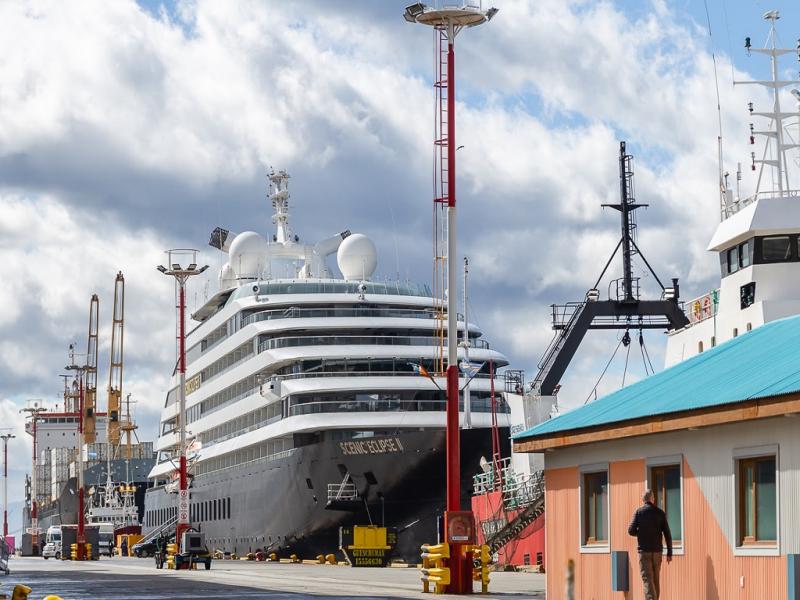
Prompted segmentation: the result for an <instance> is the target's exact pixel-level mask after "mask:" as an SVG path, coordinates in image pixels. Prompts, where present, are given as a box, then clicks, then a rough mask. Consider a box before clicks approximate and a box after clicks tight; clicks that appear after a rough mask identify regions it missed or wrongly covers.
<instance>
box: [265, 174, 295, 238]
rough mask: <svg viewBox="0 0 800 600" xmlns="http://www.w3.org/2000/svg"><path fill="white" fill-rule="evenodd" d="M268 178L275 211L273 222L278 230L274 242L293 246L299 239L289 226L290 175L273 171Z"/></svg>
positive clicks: (270, 197) (270, 196)
mask: <svg viewBox="0 0 800 600" xmlns="http://www.w3.org/2000/svg"><path fill="white" fill-rule="evenodd" d="M267 178H268V179H269V199H270V200H271V201H272V208H274V209H275V214H274V215H272V222H273V223H275V226H276V228H277V231H276V232H275V237H274V238H273V240H272V241H273V242H277V243H279V244H292V243H294V242H296V241H297V238H296V236H295V235H294V234H293V233H292V228H291V227H290V226H289V174H288V173H287V172H286V171H284V170H280V171H275V170H271V171H270V172H269V175H267Z"/></svg>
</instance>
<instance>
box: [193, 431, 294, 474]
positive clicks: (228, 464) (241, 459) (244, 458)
mask: <svg viewBox="0 0 800 600" xmlns="http://www.w3.org/2000/svg"><path fill="white" fill-rule="evenodd" d="M293 449H294V444H293V442H292V438H291V437H282V438H277V439H274V440H269V441H267V442H262V443H260V444H255V445H253V446H250V447H248V448H243V449H242V450H237V451H236V452H229V453H228V454H225V455H223V456H218V457H216V458H210V459H208V460H204V461H203V462H201V463H198V464H197V466H196V467H195V468H194V473H195V476H197V475H204V474H207V473H213V472H215V471H221V470H222V469H231V468H234V467H239V466H242V465H244V464H247V463H252V462H256V461H261V462H269V461H271V460H275V459H278V458H282V457H283V456H287V455H288V453H290V452H291V451H292V450H293Z"/></svg>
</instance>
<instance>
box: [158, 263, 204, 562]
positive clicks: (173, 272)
mask: <svg viewBox="0 0 800 600" xmlns="http://www.w3.org/2000/svg"><path fill="white" fill-rule="evenodd" d="M197 255H198V251H197V250H193V249H191V248H176V249H173V250H167V264H168V265H170V266H171V268H170V269H168V268H167V267H165V266H163V265H158V266H157V267H156V269H158V270H159V271H160V272H161V273H163V274H164V275H169V276H170V277H174V278H175V283H176V285H177V286H178V306H177V309H178V378H179V383H178V421H179V428H178V431H179V435H180V438H179V442H178V444H179V457H180V464H179V492H178V521H177V526H176V530H175V543H177V544H178V545H179V546H180V544H181V543H182V541H181V536H182V534H183V532H184V531H186V530H187V529H189V527H190V523H189V477H188V473H187V468H186V282H187V281H188V280H189V278H190V277H192V276H193V275H200V273H202V272H203V271H205V270H206V269H208V265H203V266H202V267H200V268H199V269H198V268H197ZM182 263H183V264H186V265H187V266H186V267H182V266H181V264H182ZM181 550H182V549H181Z"/></svg>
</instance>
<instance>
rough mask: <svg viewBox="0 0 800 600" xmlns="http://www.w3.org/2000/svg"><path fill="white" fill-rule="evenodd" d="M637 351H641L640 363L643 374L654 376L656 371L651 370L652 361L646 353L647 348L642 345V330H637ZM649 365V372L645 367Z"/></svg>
mask: <svg viewBox="0 0 800 600" xmlns="http://www.w3.org/2000/svg"><path fill="white" fill-rule="evenodd" d="M639 349H640V350H641V351H642V362H643V363H644V372H645V373H646V374H647V375H653V374H655V372H656V370H655V369H654V368H653V361H651V360H650V353H649V352H648V351H647V346H645V344H644V336H643V335H642V330H641V329H640V330H639ZM648 364H649V365H650V371H649V372H648V371H647V366H648Z"/></svg>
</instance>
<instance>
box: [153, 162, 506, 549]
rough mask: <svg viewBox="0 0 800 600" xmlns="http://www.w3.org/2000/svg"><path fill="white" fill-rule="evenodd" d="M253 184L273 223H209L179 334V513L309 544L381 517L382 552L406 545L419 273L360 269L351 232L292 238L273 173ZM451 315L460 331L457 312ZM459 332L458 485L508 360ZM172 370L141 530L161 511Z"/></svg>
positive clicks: (427, 320)
mask: <svg viewBox="0 0 800 600" xmlns="http://www.w3.org/2000/svg"><path fill="white" fill-rule="evenodd" d="M269 180H270V196H269V198H270V201H271V203H272V208H273V210H274V215H273V222H274V224H275V231H274V233H273V234H272V235H270V236H269V237H267V238H265V237H263V236H262V235H261V234H259V233H255V232H252V231H248V232H244V233H239V234H235V233H232V232H230V231H227V230H225V229H221V228H217V229H215V230H214V232H213V233H212V236H211V241H210V244H211V245H212V246H214V247H215V248H217V249H219V250H220V251H221V252H224V253H227V254H228V261H227V262H226V263H225V265H224V266H223V267H222V269H221V271H220V274H219V286H220V289H219V291H218V292H217V293H216V294H215V295H214V296H213V297H212V298H211V299H210V300H209V301H208V302H206V304H205V305H204V306H202V307H201V308H200V309H199V310H198V311H197V312H196V313H195V314H194V315H193V318H194V320H195V321H197V322H198V323H199V324H198V325H197V326H196V327H195V328H194V329H193V330H192V331H191V332H190V333H189V335H188V339H187V349H188V350H187V374H186V379H187V397H186V406H187V423H188V425H187V426H188V430H189V447H190V473H191V474H192V481H191V487H190V492H191V511H190V512H191V514H190V517H191V522H192V525H193V526H194V527H197V528H199V529H201V530H202V531H203V532H205V534H206V539H207V540H208V542H209V544H210V546H211V547H214V548H219V549H221V550H227V551H234V552H239V553H242V552H246V551H251V550H252V551H255V550H256V549H265V550H268V551H278V552H288V551H291V552H296V553H297V554H298V555H310V556H315V555H316V554H319V553H327V552H332V551H334V550H335V549H336V548H337V547H338V527H339V526H340V525H352V524H369V523H375V524H383V523H385V524H386V525H387V526H390V527H397V528H398V531H399V536H398V553H399V554H400V555H402V556H408V557H415V559H416V557H418V556H419V545H420V544H421V543H422V542H424V541H430V540H432V539H436V537H435V536H436V534H435V531H436V524H437V516H438V515H439V514H441V510H442V507H443V504H444V471H445V467H444V454H445V453H444V439H445V429H444V426H445V412H444V411H445V394H444V392H443V391H442V390H441V389H439V388H444V387H445V383H444V378H442V379H439V378H438V377H436V376H435V375H434V376H432V377H424V376H420V371H422V372H423V373H424V372H426V371H427V372H430V373H431V374H433V373H435V372H436V368H435V362H436V357H437V355H438V356H441V346H442V344H443V342H444V340H443V338H442V336H441V325H440V319H441V306H440V305H439V304H438V302H437V300H435V299H434V298H433V297H432V295H431V293H430V290H429V289H428V287H427V286H420V285H414V284H411V283H407V282H399V281H395V282H378V281H375V280H373V275H374V273H375V271H376V267H377V255H376V250H375V245H374V244H373V243H372V241H371V240H370V239H369V238H368V237H366V236H364V235H361V234H351V233H350V232H349V231H344V232H342V233H339V234H337V235H334V236H332V237H330V238H328V239H326V240H323V241H321V242H319V243H316V244H306V243H303V242H302V241H301V240H300V237H299V236H298V235H296V234H295V233H294V232H293V230H292V228H291V226H290V222H289V191H288V180H289V176H288V175H287V174H286V172H284V171H278V172H271V173H270V174H269ZM334 258H335V265H336V267H338V272H337V269H336V268H334V267H333V264H331V263H333V262H334ZM339 272H340V274H339ZM458 327H459V330H460V332H461V335H462V336H463V333H464V330H465V324H464V320H463V319H462V318H460V317H459V321H458ZM466 330H467V331H468V336H469V337H468V340H469V358H470V361H472V363H471V364H475V363H477V364H479V365H481V366H480V370H479V372H478V373H477V375H476V376H475V378H474V379H472V381H471V383H470V385H469V390H470V402H469V404H468V406H469V408H470V410H469V412H467V413H462V414H463V415H464V417H463V418H464V419H465V421H466V423H465V426H469V428H468V429H465V430H464V431H463V432H462V434H463V435H462V443H461V448H462V459H461V460H462V465H463V467H462V469H463V472H464V473H465V476H464V478H463V482H462V490H463V496H464V497H465V498H467V497H468V494H469V490H470V487H471V474H472V472H473V470H475V469H477V468H478V464H479V461H480V458H481V456H491V448H492V446H491V406H492V397H493V388H495V389H496V390H497V392H496V396H495V400H496V406H497V412H499V413H500V414H499V415H498V419H499V423H500V426H501V427H502V428H504V429H503V430H502V434H501V438H502V439H503V440H504V443H505V444H506V449H507V441H506V440H507V438H508V417H509V408H508V403H507V401H506V400H505V399H504V387H503V383H504V382H503V381H501V380H500V378H499V377H498V378H497V380H496V381H495V382H494V385H492V381H491V380H490V378H489V371H490V368H494V372H495V373H497V369H498V368H502V367H505V366H506V365H507V363H508V361H507V359H506V358H505V357H504V356H503V355H502V354H501V353H499V352H497V351H495V350H493V349H491V348H490V346H489V344H488V343H487V342H486V341H485V340H484V339H483V338H482V337H481V336H482V333H481V331H480V330H479V329H478V328H477V327H476V326H475V325H474V324H470V325H469V326H468V327H466ZM461 351H462V352H463V348H462V349H461ZM177 381H178V379H177V377H173V380H172V386H173V387H172V389H171V390H170V391H169V392H168V393H167V395H166V400H165V404H164V408H163V410H162V415H161V431H160V437H159V440H158V445H157V450H158V451H159V458H158V462H157V464H156V466H155V467H154V469H153V470H152V472H151V473H150V478H151V480H152V482H153V484H154V487H153V488H152V489H150V490H149V491H148V493H147V497H146V510H145V524H144V525H145V530H146V532H155V531H157V530H159V529H160V528H165V527H167V526H171V525H172V524H173V523H174V520H175V515H176V505H177V498H176V496H177V495H176V494H175V493H170V492H171V491H172V489H171V488H172V487H174V486H172V485H170V484H171V482H172V480H173V478H174V477H175V471H176V463H175V461H174V457H175V456H176V455H177V448H176V444H177V443H178V436H177V433H176V427H177V417H178V402H177V398H178V393H177ZM461 383H462V385H463V384H465V383H466V379H464V378H462V381H461ZM462 410H463V406H462Z"/></svg>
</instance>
